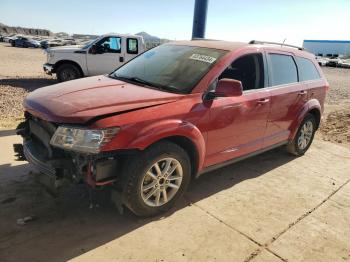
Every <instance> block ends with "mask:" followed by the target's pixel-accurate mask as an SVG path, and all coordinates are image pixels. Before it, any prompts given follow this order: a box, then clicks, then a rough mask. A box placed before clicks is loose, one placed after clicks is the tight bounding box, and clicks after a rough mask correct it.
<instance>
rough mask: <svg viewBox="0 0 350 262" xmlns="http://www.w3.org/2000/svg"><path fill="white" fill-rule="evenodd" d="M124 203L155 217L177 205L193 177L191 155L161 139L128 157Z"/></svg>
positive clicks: (136, 210)
mask: <svg viewBox="0 0 350 262" xmlns="http://www.w3.org/2000/svg"><path fill="white" fill-rule="evenodd" d="M125 160H126V161H125V162H124V163H125V164H126V165H127V166H125V168H124V172H122V173H123V177H122V181H123V203H124V205H125V206H127V207H128V208H129V209H130V210H131V211H132V212H133V213H134V214H136V215H137V216H143V217H146V216H154V215H157V214H159V213H163V212H165V211H167V210H169V209H170V208H171V207H173V206H174V204H175V203H176V201H177V200H178V199H179V198H180V197H181V196H182V195H183V194H184V192H185V191H186V189H187V187H188V185H189V182H190V180H191V163H190V159H189V156H188V154H187V153H186V151H185V150H184V149H183V148H181V147H180V146H178V145H176V144H174V143H171V142H167V141H164V142H160V143H157V144H154V145H152V146H151V147H149V148H148V149H146V150H145V151H142V152H141V153H139V154H137V155H135V156H131V157H129V158H128V159H125Z"/></svg>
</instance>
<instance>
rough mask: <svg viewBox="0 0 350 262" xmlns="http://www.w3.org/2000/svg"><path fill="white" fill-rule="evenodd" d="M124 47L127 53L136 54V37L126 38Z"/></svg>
mask: <svg viewBox="0 0 350 262" xmlns="http://www.w3.org/2000/svg"><path fill="white" fill-rule="evenodd" d="M126 47H127V52H128V54H137V53H138V52H139V50H138V42H137V39H136V38H128V39H127V40H126Z"/></svg>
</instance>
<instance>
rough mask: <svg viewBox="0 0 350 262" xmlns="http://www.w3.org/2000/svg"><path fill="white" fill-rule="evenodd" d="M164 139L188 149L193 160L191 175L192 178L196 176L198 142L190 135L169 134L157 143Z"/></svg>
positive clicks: (187, 151)
mask: <svg viewBox="0 0 350 262" xmlns="http://www.w3.org/2000/svg"><path fill="white" fill-rule="evenodd" d="M162 141H170V142H172V143H174V144H176V145H178V146H180V147H181V148H183V149H184V150H185V151H186V153H187V154H188V156H189V158H190V161H191V177H192V178H194V177H196V174H197V172H198V164H199V152H198V149H197V146H196V144H195V143H194V142H193V141H192V140H191V139H189V138H188V137H185V136H180V135H175V136H168V137H165V138H162V139H160V140H158V141H156V143H158V142H162ZM193 163H194V164H193Z"/></svg>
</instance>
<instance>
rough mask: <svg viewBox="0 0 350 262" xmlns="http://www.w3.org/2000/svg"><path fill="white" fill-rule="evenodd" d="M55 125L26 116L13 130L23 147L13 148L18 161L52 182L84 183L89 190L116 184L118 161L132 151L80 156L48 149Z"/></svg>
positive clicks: (119, 168)
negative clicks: (65, 180)
mask: <svg viewBox="0 0 350 262" xmlns="http://www.w3.org/2000/svg"><path fill="white" fill-rule="evenodd" d="M57 127H58V126H57V125H56V124H54V123H50V122H47V121H44V120H41V119H38V118H36V117H34V116H32V115H30V114H27V115H26V120H25V122H23V123H21V124H20V125H19V126H18V127H17V134H18V135H21V136H22V137H23V146H19V145H14V149H15V151H16V153H17V154H18V157H20V158H21V157H22V158H25V159H26V160H27V161H28V162H29V163H31V164H32V165H33V166H34V167H35V168H36V169H37V170H38V171H40V172H41V173H43V174H46V175H48V176H50V177H51V178H54V179H55V180H60V179H69V180H71V181H72V182H75V183H80V182H82V181H85V182H86V183H88V184H89V185H90V186H92V187H97V186H107V185H112V184H114V183H116V182H117V180H118V178H119V176H120V175H119V174H120V171H121V166H122V160H123V159H124V158H125V155H127V154H132V153H134V152H132V151H128V150H127V151H114V152H101V153H98V154H84V153H77V152H73V151H68V150H63V149H60V148H56V147H53V146H51V145H50V140H51V137H52V135H53V134H54V132H55V130H56V129H57Z"/></svg>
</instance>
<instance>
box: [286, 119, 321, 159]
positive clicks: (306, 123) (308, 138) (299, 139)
mask: <svg viewBox="0 0 350 262" xmlns="http://www.w3.org/2000/svg"><path fill="white" fill-rule="evenodd" d="M315 132H316V119H315V117H314V116H313V115H312V114H307V115H306V116H305V118H304V120H303V121H302V122H301V124H300V126H299V129H298V132H297V134H296V136H295V137H294V139H293V140H292V141H291V142H290V144H288V146H287V150H288V152H289V153H291V154H293V155H296V156H302V155H304V154H305V152H306V151H307V150H308V149H309V147H310V146H311V143H312V140H313V139H314V136H315Z"/></svg>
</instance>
